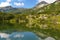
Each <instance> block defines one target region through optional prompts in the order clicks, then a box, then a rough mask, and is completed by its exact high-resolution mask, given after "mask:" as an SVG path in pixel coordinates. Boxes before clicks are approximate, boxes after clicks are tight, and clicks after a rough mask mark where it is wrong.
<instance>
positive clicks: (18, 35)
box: [0, 32, 40, 40]
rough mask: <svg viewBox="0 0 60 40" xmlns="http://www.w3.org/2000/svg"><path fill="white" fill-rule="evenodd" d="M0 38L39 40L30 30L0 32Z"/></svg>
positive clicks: (6, 39) (7, 39)
mask: <svg viewBox="0 0 60 40" xmlns="http://www.w3.org/2000/svg"><path fill="white" fill-rule="evenodd" d="M0 40H40V38H38V36H37V35H36V34H34V33H32V32H13V33H11V34H7V33H0Z"/></svg>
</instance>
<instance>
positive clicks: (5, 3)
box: [0, 2, 10, 7]
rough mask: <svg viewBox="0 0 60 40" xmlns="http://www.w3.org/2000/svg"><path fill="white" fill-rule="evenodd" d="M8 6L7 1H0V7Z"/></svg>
mask: <svg viewBox="0 0 60 40" xmlns="http://www.w3.org/2000/svg"><path fill="white" fill-rule="evenodd" d="M6 6H10V3H9V2H1V4H0V7H6Z"/></svg>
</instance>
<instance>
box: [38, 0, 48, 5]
mask: <svg viewBox="0 0 60 40" xmlns="http://www.w3.org/2000/svg"><path fill="white" fill-rule="evenodd" d="M38 4H39V5H41V4H48V3H47V2H45V1H41V2H40V3H38Z"/></svg>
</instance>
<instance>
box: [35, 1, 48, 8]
mask: <svg viewBox="0 0 60 40" xmlns="http://www.w3.org/2000/svg"><path fill="white" fill-rule="evenodd" d="M47 4H48V3H47V2H45V1H41V2H40V3H38V4H37V5H36V6H35V7H34V8H36V9H38V8H41V7H43V6H45V5H47Z"/></svg>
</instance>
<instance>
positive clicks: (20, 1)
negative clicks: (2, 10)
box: [0, 0, 56, 8]
mask: <svg viewBox="0 0 60 40" xmlns="http://www.w3.org/2000/svg"><path fill="white" fill-rule="evenodd" d="M41 1H46V2H47V3H53V2H55V1H56V0H0V7H6V6H12V7H16V8H21V7H23V8H32V7H34V6H35V5H36V4H38V3H39V2H41Z"/></svg>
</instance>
